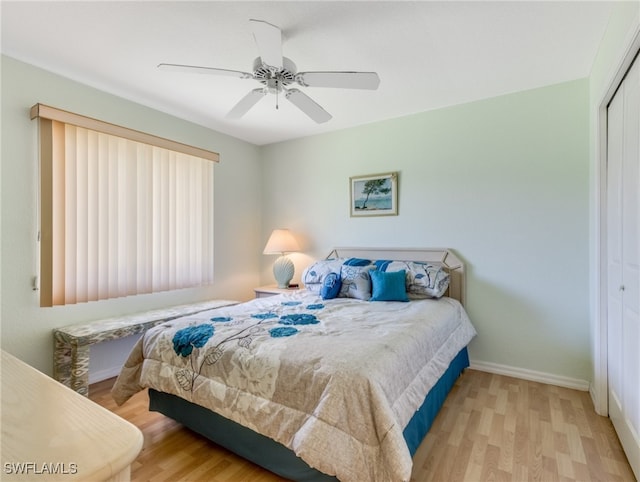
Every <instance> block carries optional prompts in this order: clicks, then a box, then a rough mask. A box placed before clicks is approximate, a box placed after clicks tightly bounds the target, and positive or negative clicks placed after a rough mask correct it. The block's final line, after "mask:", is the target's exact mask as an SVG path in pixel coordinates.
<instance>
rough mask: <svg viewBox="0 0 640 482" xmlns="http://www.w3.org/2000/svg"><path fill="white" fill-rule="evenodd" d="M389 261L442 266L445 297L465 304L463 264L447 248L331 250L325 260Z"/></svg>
mask: <svg viewBox="0 0 640 482" xmlns="http://www.w3.org/2000/svg"><path fill="white" fill-rule="evenodd" d="M332 257H338V258H366V259H370V260H372V261H373V260H376V259H389V260H395V261H422V262H428V263H431V264H435V265H440V266H443V267H444V268H445V269H446V270H447V271H448V272H449V276H450V278H449V289H448V290H447V293H445V296H449V297H451V298H454V299H456V300H458V301H459V302H460V303H462V305H463V306H464V304H465V286H466V280H465V271H464V263H463V262H462V260H460V258H458V257H457V256H456V255H455V253H453V252H452V251H451V250H449V249H447V248H344V247H343V248H333V250H331V252H330V253H329V255H328V256H327V258H332Z"/></svg>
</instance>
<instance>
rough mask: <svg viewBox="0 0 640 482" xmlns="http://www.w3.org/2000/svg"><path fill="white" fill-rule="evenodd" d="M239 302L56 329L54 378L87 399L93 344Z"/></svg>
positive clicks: (189, 306)
mask: <svg viewBox="0 0 640 482" xmlns="http://www.w3.org/2000/svg"><path fill="white" fill-rule="evenodd" d="M237 303H238V302H237V301H231V300H211V301H203V302H199V303H192V304H187V305H180V306H173V307H171V308H163V309H158V310H153V311H145V312H143V313H136V314H133V315H125V316H118V317H114V318H107V319H104V320H97V321H91V322H89V323H79V324H76V325H69V326H63V327H61V328H56V329H55V330H53V340H54V348H53V377H54V378H55V379H56V380H58V381H59V382H60V383H62V384H63V385H66V386H67V387H69V388H71V389H72V390H75V391H76V392H78V393H80V394H82V395H84V396H88V395H89V356H90V353H89V351H90V347H91V345H94V344H96V343H100V342H103V341H108V340H117V339H119V338H125V337H127V336H131V335H137V334H139V333H144V332H145V331H147V330H148V329H149V328H152V327H154V326H156V325H159V324H160V323H164V322H165V321H169V320H174V319H176V318H180V317H182V316H188V315H193V314H196V313H200V312H202V311H207V310H212V309H215V308H220V307H222V306H229V305H235V304H237Z"/></svg>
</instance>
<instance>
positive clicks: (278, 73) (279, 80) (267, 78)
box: [253, 57, 297, 94]
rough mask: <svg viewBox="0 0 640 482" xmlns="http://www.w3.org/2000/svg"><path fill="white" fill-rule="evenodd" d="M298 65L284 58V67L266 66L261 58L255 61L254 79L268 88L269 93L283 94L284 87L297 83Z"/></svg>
mask: <svg viewBox="0 0 640 482" xmlns="http://www.w3.org/2000/svg"><path fill="white" fill-rule="evenodd" d="M296 73H297V69H296V64H294V63H293V62H292V61H291V59H288V58H287V57H282V67H273V66H271V65H267V64H265V63H264V62H263V61H262V59H261V58H260V57H258V58H256V59H255V60H254V61H253V78H254V79H256V80H257V81H259V82H261V83H262V84H264V85H266V86H267V89H268V91H269V93H271V94H274V93H276V92H282V89H283V87H284V86H287V85H289V84H291V83H293V82H295V78H296Z"/></svg>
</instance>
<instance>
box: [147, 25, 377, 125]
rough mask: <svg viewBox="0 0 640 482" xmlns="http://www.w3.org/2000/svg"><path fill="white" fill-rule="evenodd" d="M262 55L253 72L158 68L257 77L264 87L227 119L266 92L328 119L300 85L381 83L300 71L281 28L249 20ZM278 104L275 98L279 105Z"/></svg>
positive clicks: (364, 76)
mask: <svg viewBox="0 0 640 482" xmlns="http://www.w3.org/2000/svg"><path fill="white" fill-rule="evenodd" d="M249 23H250V25H251V29H252V31H253V37H254V39H255V42H256V45H257V46H258V53H259V54H260V57H258V58H256V59H255V60H254V61H253V73H249V72H242V71H239V70H228V69H217V68H213V67H199V66H196V65H181V64H165V63H162V64H159V65H158V68H160V69H163V70H173V71H180V72H187V73H200V74H213V75H226V76H231V77H237V78H240V79H255V80H257V81H258V82H260V83H261V84H263V87H259V88H257V89H253V90H252V91H251V92H249V93H248V94H247V95H245V96H244V97H243V98H242V99H240V101H239V102H238V103H237V104H236V105H235V106H234V107H233V109H231V111H229V113H228V114H227V118H231V119H239V118H240V117H242V116H243V115H245V114H246V113H247V112H248V111H249V109H251V108H252V107H253V106H254V105H255V104H256V103H257V102H258V101H259V100H260V99H262V98H263V97H264V96H265V95H267V94H275V95H276V96H278V95H280V94H283V95H284V97H285V98H286V99H287V100H289V102H291V103H292V104H293V105H295V106H296V107H298V108H299V109H300V110H301V111H302V112H304V113H305V114H306V115H308V116H309V117H310V118H311V119H313V120H314V121H315V122H317V123H323V122H327V121H328V120H329V119H331V114H329V113H328V112H327V111H326V110H324V109H323V108H322V107H321V106H320V105H318V104H317V103H316V102H315V101H314V100H313V99H312V98H311V97H309V96H308V95H306V94H305V93H303V92H302V91H300V90H299V89H297V88H289V85H291V84H293V83H296V84H298V85H300V86H302V87H337V88H345V89H369V90H375V89H377V88H378V85H379V84H380V79H379V78H378V74H377V73H375V72H297V70H296V65H295V64H294V63H293V62H292V61H291V60H290V59H288V58H287V57H283V55H282V32H281V31H280V28H278V27H276V26H275V25H272V24H270V23H268V22H265V21H263V20H253V19H252V20H249ZM277 107H278V104H277V100H276V108H277Z"/></svg>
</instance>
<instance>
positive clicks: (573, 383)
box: [470, 360, 589, 392]
mask: <svg viewBox="0 0 640 482" xmlns="http://www.w3.org/2000/svg"><path fill="white" fill-rule="evenodd" d="M470 368H472V369H474V370H479V371H481V372H489V373H495V374H497V375H505V376H508V377H514V378H521V379H523V380H529V381H532V382H540V383H546V384H548V385H556V386H558V387H564V388H572V389H574V390H580V391H583V392H586V391H589V382H588V381H586V380H580V379H578V378H569V377H564V376H562V375H554V374H553V373H545V372H537V371H534V370H527V369H526V368H517V367H511V366H508V365H500V364H498V363H491V362H483V361H473V360H472V361H471V366H470Z"/></svg>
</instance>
